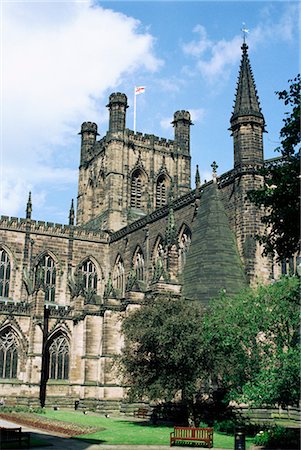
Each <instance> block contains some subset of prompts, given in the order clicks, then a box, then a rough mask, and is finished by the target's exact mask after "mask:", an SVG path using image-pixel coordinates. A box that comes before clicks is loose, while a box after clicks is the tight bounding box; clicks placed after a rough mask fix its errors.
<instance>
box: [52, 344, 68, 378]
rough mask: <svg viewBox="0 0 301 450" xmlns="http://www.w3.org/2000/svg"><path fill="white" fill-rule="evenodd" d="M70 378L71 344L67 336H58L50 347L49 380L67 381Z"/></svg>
mask: <svg viewBox="0 0 301 450" xmlns="http://www.w3.org/2000/svg"><path fill="white" fill-rule="evenodd" d="M68 376H69V344H68V341H67V339H66V338H65V336H58V337H57V338H56V339H54V340H53V342H52V344H51V345H50V347H49V378H50V379H52V380H67V379H68Z"/></svg>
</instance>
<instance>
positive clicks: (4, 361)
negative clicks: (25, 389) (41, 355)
mask: <svg viewBox="0 0 301 450" xmlns="http://www.w3.org/2000/svg"><path fill="white" fill-rule="evenodd" d="M17 348H18V343H17V341H16V338H15V336H14V334H13V333H12V331H6V332H4V333H3V334H2V335H0V378H17V368H18V351H17Z"/></svg>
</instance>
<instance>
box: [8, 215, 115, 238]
mask: <svg viewBox="0 0 301 450" xmlns="http://www.w3.org/2000/svg"><path fill="white" fill-rule="evenodd" d="M0 229H2V230H13V231H21V232H24V233H25V232H30V233H36V234H45V235H50V236H60V237H65V238H70V235H71V234H72V237H73V238H74V239H83V240H93V241H95V240H97V241H99V242H107V240H108V235H107V233H106V232H104V231H95V230H88V229H84V228H81V227H76V226H73V225H64V224H61V223H54V222H44V221H41V220H30V219H23V218H18V217H9V216H0Z"/></svg>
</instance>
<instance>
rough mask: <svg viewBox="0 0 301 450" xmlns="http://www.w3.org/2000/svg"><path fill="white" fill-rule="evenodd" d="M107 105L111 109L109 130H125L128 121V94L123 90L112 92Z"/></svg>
mask: <svg viewBox="0 0 301 450" xmlns="http://www.w3.org/2000/svg"><path fill="white" fill-rule="evenodd" d="M107 107H108V108H109V110H110V122H109V131H111V132H115V131H123V130H124V129H125V123H126V109H127V107H128V105H127V96H126V95H125V94H122V93H121V92H116V93H114V94H111V95H110V97H109V103H108V105H107Z"/></svg>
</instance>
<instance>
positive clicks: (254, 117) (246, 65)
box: [230, 42, 265, 168]
mask: <svg viewBox="0 0 301 450" xmlns="http://www.w3.org/2000/svg"><path fill="white" fill-rule="evenodd" d="M241 49H242V58H241V63H240V69H239V76H238V82H237V89H236V95H235V102H234V110H233V113H232V117H231V119H230V123H231V128H230V130H231V131H232V136H233V140H234V167H235V168H239V167H240V168H242V167H243V166H261V165H262V164H263V139H262V134H263V132H264V131H265V129H264V127H265V121H264V117H263V114H262V112H261V108H260V103H259V99H258V95H257V90H256V86H255V81H254V77H253V73H252V69H251V65H250V61H249V57H248V46H247V44H246V43H245V42H244V43H243V44H242V47H241Z"/></svg>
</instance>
